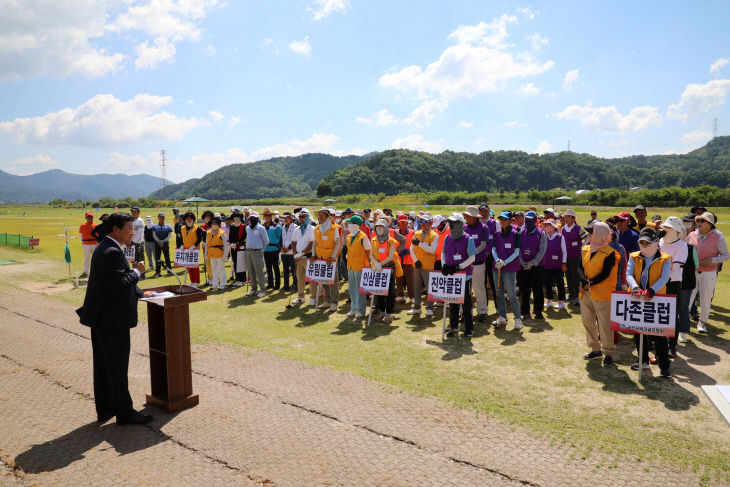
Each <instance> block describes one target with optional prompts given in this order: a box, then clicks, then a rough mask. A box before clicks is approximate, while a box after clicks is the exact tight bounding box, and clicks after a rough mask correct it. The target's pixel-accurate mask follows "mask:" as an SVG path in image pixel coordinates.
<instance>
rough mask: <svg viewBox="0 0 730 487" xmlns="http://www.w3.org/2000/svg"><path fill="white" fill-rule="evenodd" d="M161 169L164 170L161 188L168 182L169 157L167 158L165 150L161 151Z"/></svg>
mask: <svg viewBox="0 0 730 487" xmlns="http://www.w3.org/2000/svg"><path fill="white" fill-rule="evenodd" d="M160 169H161V170H162V174H161V176H160V177H161V180H160V189H162V188H164V187H165V185H166V184H167V159H166V158H165V151H164V150H161V151H160Z"/></svg>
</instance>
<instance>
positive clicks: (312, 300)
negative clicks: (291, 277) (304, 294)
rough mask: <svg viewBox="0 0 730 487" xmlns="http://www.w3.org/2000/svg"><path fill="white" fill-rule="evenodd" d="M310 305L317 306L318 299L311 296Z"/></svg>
mask: <svg viewBox="0 0 730 487" xmlns="http://www.w3.org/2000/svg"><path fill="white" fill-rule="evenodd" d="M309 306H317V303H316V301H314V299H312V298H309Z"/></svg>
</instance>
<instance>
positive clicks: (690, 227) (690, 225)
mask: <svg viewBox="0 0 730 487" xmlns="http://www.w3.org/2000/svg"><path fill="white" fill-rule="evenodd" d="M683 223H684V228H686V229H687V231H690V230H692V227H694V223H692V222H683Z"/></svg>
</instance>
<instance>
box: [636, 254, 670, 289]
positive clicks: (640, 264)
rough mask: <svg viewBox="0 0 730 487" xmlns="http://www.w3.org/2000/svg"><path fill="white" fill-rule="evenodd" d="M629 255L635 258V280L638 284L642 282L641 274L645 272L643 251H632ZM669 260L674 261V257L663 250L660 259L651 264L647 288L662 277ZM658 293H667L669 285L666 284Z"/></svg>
mask: <svg viewBox="0 0 730 487" xmlns="http://www.w3.org/2000/svg"><path fill="white" fill-rule="evenodd" d="M629 257H630V258H632V259H634V280H635V281H636V284H639V283H640V282H641V274H642V273H643V272H644V258H643V257H642V256H641V252H631V253H630V254H629ZM667 261H669V262H671V261H672V257H671V256H670V255H669V254H665V253H664V252H662V253H661V254H660V255H659V258H658V259H654V261H653V262H652V263H651V265H650V266H649V282H648V285H647V286H646V288H647V289H648V288H650V287H651V286H652V284H654V283H655V282H657V280H659V278H660V277H662V267H664V264H665V263H666V262H667ZM656 293H657V294H666V293H667V286H664V287H663V288H661V289H660V290H658V291H657V292H656Z"/></svg>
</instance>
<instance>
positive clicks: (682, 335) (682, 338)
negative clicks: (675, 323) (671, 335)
mask: <svg viewBox="0 0 730 487" xmlns="http://www.w3.org/2000/svg"><path fill="white" fill-rule="evenodd" d="M677 341H678V342H679V343H687V334H686V333H684V332H681V331H680V332H679V336H678V337H677Z"/></svg>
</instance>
